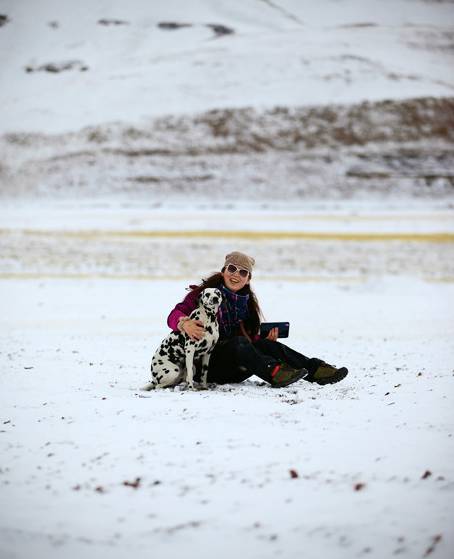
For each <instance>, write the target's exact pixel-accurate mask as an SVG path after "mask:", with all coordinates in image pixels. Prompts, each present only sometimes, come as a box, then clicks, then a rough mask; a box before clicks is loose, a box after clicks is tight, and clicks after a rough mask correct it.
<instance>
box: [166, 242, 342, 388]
mask: <svg viewBox="0 0 454 559" xmlns="http://www.w3.org/2000/svg"><path fill="white" fill-rule="evenodd" d="M254 264H255V261H254V259H253V258H251V257H250V256H247V255H246V254H243V253H241V252H232V253H230V254H228V255H227V256H226V258H225V263H224V265H223V267H222V270H221V271H220V272H218V273H216V274H213V275H212V276H210V277H209V278H207V279H205V280H203V281H202V283H201V284H200V285H198V286H195V285H192V286H190V289H191V291H190V292H189V293H188V295H187V296H186V297H185V299H184V300H183V301H182V302H181V303H178V305H176V307H175V308H174V309H173V310H172V312H171V313H170V315H169V317H168V319H167V324H168V325H169V327H170V328H171V329H172V330H174V331H178V330H180V331H181V332H185V333H186V334H187V335H188V336H189V337H190V338H192V339H194V340H199V339H201V338H202V337H203V336H204V329H203V324H202V323H201V322H199V321H196V320H190V319H189V318H188V317H189V315H190V314H191V312H192V311H193V310H194V309H195V308H196V307H197V298H198V295H199V294H200V292H201V291H202V290H203V289H205V288H206V287H217V288H219V289H220V290H221V292H222V304H221V306H220V308H219V311H218V316H217V318H218V322H219V341H218V343H217V344H216V346H215V348H214V350H213V352H212V354H211V359H210V365H209V370H208V382H215V383H218V384H224V383H231V382H242V381H243V380H245V379H247V378H249V377H250V376H252V375H257V376H258V377H260V378H261V379H263V380H265V381H266V382H269V383H270V384H271V386H273V387H276V388H280V387H283V386H288V385H289V384H292V383H293V382H295V381H297V380H300V379H304V380H306V381H308V382H316V383H318V384H330V383H334V382H339V381H340V380H342V379H343V378H344V377H345V376H346V375H347V374H348V370H347V369H346V368H345V367H341V368H339V369H338V368H336V367H334V366H332V365H329V364H328V363H325V362H324V361H322V360H320V359H317V358H315V357H313V358H309V357H306V356H305V355H302V354H301V353H298V352H297V351H295V350H293V349H291V348H289V347H287V346H285V345H284V344H282V343H280V342H278V341H276V340H277V335H278V331H277V328H274V329H273V330H271V331H270V332H269V334H268V336H267V337H266V338H264V339H261V338H260V337H259V329H260V316H261V311H260V307H259V304H258V301H257V298H256V296H255V295H254V292H253V291H252V289H251V285H250V282H251V277H252V268H253V266H254Z"/></svg>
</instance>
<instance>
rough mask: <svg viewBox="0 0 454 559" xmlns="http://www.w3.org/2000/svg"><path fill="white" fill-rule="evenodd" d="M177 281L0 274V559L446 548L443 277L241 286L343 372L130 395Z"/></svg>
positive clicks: (449, 395)
mask: <svg viewBox="0 0 454 559" xmlns="http://www.w3.org/2000/svg"><path fill="white" fill-rule="evenodd" d="M196 279H197V278H194V277H188V278H187V279H186V280H179V281H168V280H167V281H126V280H102V279H98V280H84V281H82V280H58V279H46V278H41V279H38V280H14V281H11V280H2V281H1V283H0V289H1V299H2V308H3V309H5V311H4V313H3V315H2V319H1V325H2V335H1V346H2V350H1V354H0V358H1V368H2V377H1V383H2V387H1V394H2V396H1V400H2V401H1V409H2V412H1V414H2V422H1V423H2V425H1V433H0V436H1V439H0V441H1V443H0V444H1V455H2V467H1V471H0V473H1V478H0V479H1V493H2V502H3V503H7V507H5V506H4V507H3V509H2V510H3V512H2V519H1V529H0V532H1V535H0V541H1V542H2V543H1V544H0V546H1V555H2V558H5V559H7V558H8V559H9V558H17V557H30V556H34V557H40V558H41V557H42V558H44V557H46V558H52V557H61V556H65V557H68V558H76V557H81V556H83V557H89V558H98V557H114V558H116V557H118V558H123V557H125V556H126V555H134V556H136V557H145V556H149V555H150V553H151V554H152V555H153V556H154V557H163V558H167V557H168V558H171V557H175V556H176V555H180V554H182V553H184V554H185V555H186V556H187V557H191V558H192V557H203V558H209V557H213V555H216V556H217V557H220V558H224V557H225V558H227V557H231V556H232V555H233V554H235V555H237V556H242V557H249V558H257V559H258V558H268V557H286V558H287V557H288V558H290V557H292V558H293V557H295V558H296V557H302V556H304V557H308V558H318V557H323V556H325V557H336V558H338V557H339V558H344V557H345V558H350V557H376V558H380V559H381V558H383V557H391V556H393V555H397V554H401V555H402V556H404V557H424V556H425V554H426V553H427V550H428V549H430V548H431V546H432V545H433V544H434V542H436V543H435V545H434V547H435V551H434V555H433V556H434V557H439V558H448V557H451V552H452V549H453V545H454V530H453V523H452V518H453V514H454V505H453V503H454V477H453V469H452V464H453V463H454V439H453V429H454V425H453V411H452V410H453V382H454V376H453V375H454V369H453V363H454V349H453V345H452V339H453V336H454V327H453V321H452V310H451V309H452V307H453V304H454V286H453V284H452V283H442V284H440V283H429V282H424V281H421V280H418V279H415V278H408V277H405V278H394V279H390V278H384V279H381V280H380V279H377V278H374V280H373V281H363V282H353V281H350V282H349V281H338V282H335V283H330V282H322V283H321V282H318V283H317V282H309V283H304V284H301V283H288V282H277V281H272V282H270V281H266V280H264V281H261V282H259V281H257V284H256V289H257V292H258V295H259V297H260V300H261V301H262V302H263V307H264V311H265V314H266V316H267V317H268V318H269V319H271V320H273V319H276V320H290V322H291V337H290V338H289V344H290V345H291V346H293V347H295V348H298V349H299V350H301V351H303V352H305V353H306V354H308V355H311V356H312V355H316V356H321V357H324V358H325V359H327V360H328V361H331V362H335V363H337V364H338V365H341V364H342V365H347V366H348V367H349V368H350V375H349V376H348V377H347V378H346V379H345V381H343V382H342V383H340V384H337V385H333V386H327V387H319V386H316V385H312V384H308V383H304V381H301V382H299V383H297V384H294V385H292V386H290V387H288V388H285V389H281V390H273V389H271V388H269V387H268V386H264V385H263V383H262V382H261V381H260V380H259V379H257V377H253V378H252V379H251V380H250V381H247V382H245V383H243V384H241V385H238V386H234V385H226V386H218V387H212V389H211V390H209V391H208V392H195V393H192V392H187V391H181V390H179V389H175V391H173V390H164V391H160V392H156V393H143V392H141V391H140V390H139V387H140V386H141V385H142V384H143V383H144V381H145V380H146V379H147V368H148V362H149V360H150V357H151V354H152V351H153V350H154V348H155V347H156V346H157V344H158V343H159V342H160V340H161V338H162V337H163V335H164V334H165V332H166V326H165V317H166V315H167V312H168V310H169V308H170V307H171V306H172V305H173V304H174V302H175V301H177V300H179V299H180V298H181V297H182V296H183V294H184V286H185V285H186V284H187V283H189V282H190V281H194V280H196ZM292 471H294V472H296V473H293V476H295V477H292ZM125 482H128V483H132V484H133V485H134V486H131V485H125ZM439 537H441V541H438V539H439Z"/></svg>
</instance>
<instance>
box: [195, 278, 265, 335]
mask: <svg viewBox="0 0 454 559" xmlns="http://www.w3.org/2000/svg"><path fill="white" fill-rule="evenodd" d="M223 271H224V268H222V270H221V272H223ZM221 272H216V273H215V274H212V275H211V276H210V277H208V278H204V279H202V283H200V284H199V285H195V286H193V285H191V286H190V289H192V290H193V291H195V292H196V293H197V295H199V294H200V293H201V292H202V291H203V290H204V289H206V288H207V287H219V286H220V285H224V277H223V275H222V273H221ZM237 293H238V295H249V300H248V304H247V305H248V310H249V317H248V318H247V319H246V320H245V321H244V327H245V329H246V332H247V333H248V334H249V335H251V336H254V335H255V334H258V332H259V329H260V319H261V318H262V316H263V315H262V311H261V310H260V305H259V302H258V300H257V297H256V295H255V293H254V292H253V291H252V289H251V285H250V284H249V283H248V284H247V285H245V286H244V287H243V288H241V289H240V290H239V291H237Z"/></svg>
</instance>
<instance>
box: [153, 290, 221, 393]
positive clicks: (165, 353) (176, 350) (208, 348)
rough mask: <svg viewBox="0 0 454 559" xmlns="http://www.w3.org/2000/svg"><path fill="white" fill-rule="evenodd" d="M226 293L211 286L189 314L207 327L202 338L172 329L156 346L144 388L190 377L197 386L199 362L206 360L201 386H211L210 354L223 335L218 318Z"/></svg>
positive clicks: (173, 384)
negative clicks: (193, 337) (196, 376)
mask: <svg viewBox="0 0 454 559" xmlns="http://www.w3.org/2000/svg"><path fill="white" fill-rule="evenodd" d="M221 301H222V294H221V292H220V291H219V289H216V288H210V287H207V288H206V289H204V290H203V291H202V292H201V294H200V296H199V306H198V307H197V308H196V309H194V310H193V311H192V313H191V314H190V316H189V318H191V319H195V320H200V321H201V322H203V325H204V328H205V335H204V337H203V338H202V339H201V340H191V338H190V337H189V336H188V335H187V334H186V333H184V332H171V333H170V334H169V335H168V336H167V337H166V338H165V339H164V340H163V342H162V343H161V345H160V346H159V347H158V349H157V350H156V353H155V354H154V356H153V359H152V361H151V382H150V383H148V384H147V385H146V386H145V387H144V390H152V389H153V388H158V387H159V388H164V387H166V386H175V385H176V384H179V383H180V382H181V381H182V380H186V381H187V383H188V387H189V388H190V389H191V390H194V373H195V365H196V363H199V362H201V363H202V382H201V387H202V388H206V387H207V374H208V364H209V361H210V355H211V352H212V351H213V348H214V346H215V344H216V342H217V341H218V339H219V326H218V322H217V318H216V313H217V311H218V308H219V305H220V304H221Z"/></svg>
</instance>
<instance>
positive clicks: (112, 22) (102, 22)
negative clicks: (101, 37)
mask: <svg viewBox="0 0 454 559" xmlns="http://www.w3.org/2000/svg"><path fill="white" fill-rule="evenodd" d="M98 25H129V21H124V20H122V19H109V18H103V19H98Z"/></svg>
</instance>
